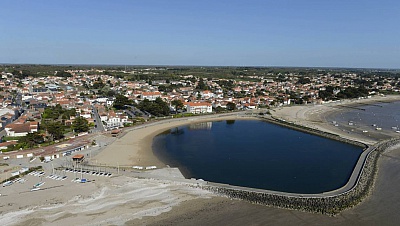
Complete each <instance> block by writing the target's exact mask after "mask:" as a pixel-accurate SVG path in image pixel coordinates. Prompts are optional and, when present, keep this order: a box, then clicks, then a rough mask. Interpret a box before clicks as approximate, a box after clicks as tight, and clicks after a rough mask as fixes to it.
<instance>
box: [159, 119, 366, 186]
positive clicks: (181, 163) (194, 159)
mask: <svg viewBox="0 0 400 226" xmlns="http://www.w3.org/2000/svg"><path fill="white" fill-rule="evenodd" d="M153 151H154V153H155V154H156V155H157V156H158V157H159V158H160V159H161V160H162V161H163V162H165V163H166V164H168V165H170V166H172V167H179V168H180V170H181V171H182V173H183V174H184V176H185V177H186V178H201V179H204V180H207V181H212V182H218V183H225V184H231V185H237V186H244V187H253V188H261V189H267V190H275V191H283V192H292V193H320V192H324V191H330V190H334V189H337V188H339V187H341V186H343V185H344V184H346V182H347V181H348V179H349V177H350V175H351V173H352V170H353V168H354V166H355V164H356V162H357V160H358V157H359V156H360V154H361V152H362V149H361V148H360V147H356V146H352V145H349V144H345V143H341V142H338V141H334V140H329V139H326V138H322V137H318V136H314V135H310V134H306V133H303V132H299V131H295V130H291V129H288V128H284V127H281V126H277V125H273V124H270V123H267V122H263V121H257V120H251V121H250V120H243V121H240V120H236V121H232V120H230V121H229V120H228V121H219V122H208V123H201V124H193V125H189V126H182V127H178V128H174V129H171V130H168V131H165V132H164V133H162V134H160V135H158V136H157V137H155V139H154V143H153Z"/></svg>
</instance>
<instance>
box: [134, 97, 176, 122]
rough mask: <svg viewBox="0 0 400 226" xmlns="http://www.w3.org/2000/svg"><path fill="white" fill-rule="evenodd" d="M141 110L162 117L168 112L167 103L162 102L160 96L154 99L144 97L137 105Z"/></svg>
mask: <svg viewBox="0 0 400 226" xmlns="http://www.w3.org/2000/svg"><path fill="white" fill-rule="evenodd" d="M137 108H139V109H140V110H141V111H145V112H148V113H150V114H151V115H153V116H157V117H162V116H167V115H169V114H170V108H169V105H168V104H167V103H166V102H164V101H163V100H162V99H161V98H160V97H158V98H157V99H156V100H154V101H150V100H148V99H144V100H143V101H142V102H140V103H139V104H138V105H137Z"/></svg>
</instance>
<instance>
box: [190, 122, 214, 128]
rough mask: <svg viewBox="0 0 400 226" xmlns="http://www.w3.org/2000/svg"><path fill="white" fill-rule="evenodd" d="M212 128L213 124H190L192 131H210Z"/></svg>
mask: <svg viewBox="0 0 400 226" xmlns="http://www.w3.org/2000/svg"><path fill="white" fill-rule="evenodd" d="M211 128H212V122H201V123H196V124H190V125H189V129H190V130H210V129H211Z"/></svg>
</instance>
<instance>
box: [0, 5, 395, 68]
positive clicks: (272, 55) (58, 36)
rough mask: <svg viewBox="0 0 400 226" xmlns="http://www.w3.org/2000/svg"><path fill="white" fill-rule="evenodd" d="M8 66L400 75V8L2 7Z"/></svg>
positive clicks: (0, 28) (1, 42)
mask: <svg viewBox="0 0 400 226" xmlns="http://www.w3.org/2000/svg"><path fill="white" fill-rule="evenodd" d="M0 63H13V64H14V63H15V64H18V63H32V64H117V65H199V66H267V67H268V66H289V67H290V66H292V67H353V68H400V1H398V0H380V1H377V0H363V1H361V0H334V1H333V0H279V1H277V0H240V1H239V0H201V1H200V0H197V1H194V0H193V1H192V0H115V1H111V0H85V1H82V0H68V1H59V0H35V1H32V0H24V1H23V0H1V2H0Z"/></svg>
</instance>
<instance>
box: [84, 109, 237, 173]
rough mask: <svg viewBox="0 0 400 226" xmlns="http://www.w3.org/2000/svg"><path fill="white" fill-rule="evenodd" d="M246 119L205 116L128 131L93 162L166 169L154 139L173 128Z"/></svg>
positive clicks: (153, 124) (139, 127) (144, 126)
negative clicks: (155, 152)
mask: <svg viewBox="0 0 400 226" xmlns="http://www.w3.org/2000/svg"><path fill="white" fill-rule="evenodd" d="M230 119H231V120H235V119H244V118H243V117H240V116H235V115H227V116H215V115H211V116H203V117H189V118H182V119H176V120H168V121H160V122H155V123H150V124H145V125H141V126H138V127H135V128H133V129H128V130H127V131H126V132H125V133H124V134H122V135H121V136H120V137H119V138H118V139H117V140H116V141H115V142H113V143H112V144H111V145H109V146H107V147H106V148H105V149H104V150H103V151H102V152H101V153H99V154H98V155H96V156H94V157H93V160H92V162H97V163H103V164H107V165H109V166H117V165H119V166H125V167H132V166H142V167H146V166H156V167H158V168H161V167H165V164H164V163H162V162H161V161H160V160H159V159H158V158H157V157H156V156H155V155H154V154H153V150H152V144H153V138H154V137H155V136H156V135H158V134H160V133H162V132H164V131H166V130H168V129H171V128H175V127H179V126H183V125H187V124H192V123H201V122H207V121H218V120H230Z"/></svg>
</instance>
